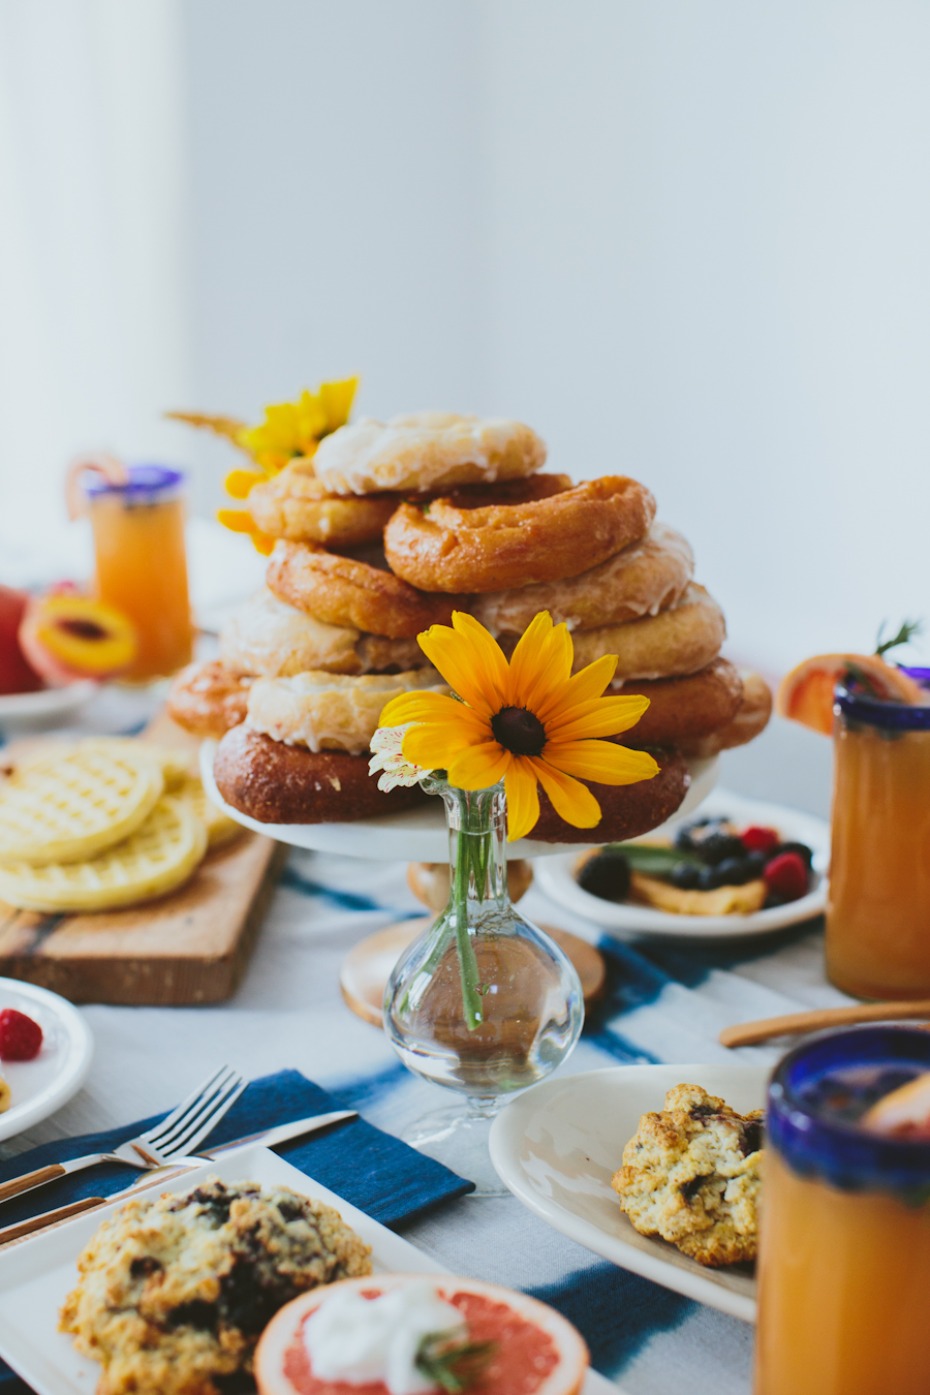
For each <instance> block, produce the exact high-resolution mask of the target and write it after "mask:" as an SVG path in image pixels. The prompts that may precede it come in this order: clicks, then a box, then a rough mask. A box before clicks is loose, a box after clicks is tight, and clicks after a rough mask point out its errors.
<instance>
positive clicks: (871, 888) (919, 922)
mask: <svg viewBox="0 0 930 1395" xmlns="http://www.w3.org/2000/svg"><path fill="white" fill-rule="evenodd" d="M910 672H914V673H916V672H919V671H917V670H911V671H910ZM835 713H836V719H835V728H834V753H835V776H834V790H833V816H832V853H831V859H830V887H829V893H828V900H827V935H826V953H827V974H828V976H829V978H830V979H831V981H832V982H833V983H835V984H836V986H837V987H838V988H842V989H843V991H844V992H846V993H851V994H853V995H855V996H856V997H860V998H878V999H885V998H899V999H900V998H919V997H928V996H930V692H928V694H927V705H920V704H915V705H913V706H911V705H908V704H907V703H898V702H887V701H880V700H878V699H875V698H870V697H864V696H860V695H858V694H855V693H853V692H851V691H849V690H847V689H845V688H842V687H841V688H838V689H837V692H836V704H835ZM927 1389H928V1391H930V1375H928V1382H927Z"/></svg>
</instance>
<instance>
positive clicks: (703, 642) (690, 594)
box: [502, 582, 727, 691]
mask: <svg viewBox="0 0 930 1395" xmlns="http://www.w3.org/2000/svg"><path fill="white" fill-rule="evenodd" d="M726 633H727V627H726V621H725V620H724V618H723V611H722V610H721V609H720V607H719V605H718V604H717V602H716V601H715V600H714V599H713V597H711V596H710V595H708V593H707V592H706V591H705V590H704V587H703V586H696V585H695V584H694V582H691V584H690V585H689V586H688V587H687V588H686V589H685V591H684V593H683V594H682V596H681V598H680V599H679V600H678V602H677V603H676V604H675V605H673V606H670V607H669V609H668V610H661V611H660V612H659V614H658V615H649V616H647V617H646V618H645V619H644V620H632V621H631V622H630V623H629V624H628V625H604V626H602V627H601V628H600V629H596V630H576V631H575V633H574V634H573V635H572V640H573V642H574V647H575V668H576V670H577V669H579V668H584V666H585V665H586V664H589V663H591V661H592V660H593V659H599V658H600V657H601V655H602V654H616V655H617V656H618V658H619V662H618V664H617V672H616V678H615V680H614V681H615V682H616V679H623V680H626V679H629V678H637V679H642V678H674V677H678V676H680V675H682V674H685V673H697V672H698V670H699V669H702V668H706V667H707V665H708V664H709V663H711V662H712V660H714V659H715V658H716V657H717V655H718V654H719V652H720V646H721V645H722V644H723V641H724V639H725V638H726ZM502 647H503V648H505V649H506V648H507V647H508V646H507V644H506V642H505V644H504V645H503V646H502ZM624 691H626V690H625V689H624Z"/></svg>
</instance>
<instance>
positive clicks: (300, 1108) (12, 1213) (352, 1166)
mask: <svg viewBox="0 0 930 1395" xmlns="http://www.w3.org/2000/svg"><path fill="white" fill-rule="evenodd" d="M347 1107H348V1106H347V1105H345V1104H344V1103H343V1102H341V1101H340V1100H339V1098H338V1097H337V1096H335V1095H330V1094H328V1093H327V1092H326V1090H323V1089H321V1088H320V1086H319V1085H314V1084H313V1082H312V1081H310V1080H307V1079H306V1077H305V1076H303V1075H301V1074H300V1073H299V1071H296V1070H284V1071H279V1072H278V1073H277V1074H276V1075H266V1076H263V1077H262V1079H260V1080H253V1081H252V1082H251V1084H250V1085H249V1086H248V1087H247V1088H246V1089H245V1090H244V1091H243V1093H242V1095H241V1096H240V1097H239V1099H238V1100H237V1101H236V1103H235V1104H234V1105H233V1107H232V1109H231V1110H230V1111H229V1113H228V1114H227V1115H226V1117H225V1119H223V1120H222V1121H221V1122H220V1123H219V1124H218V1125H217V1126H216V1128H215V1129H214V1130H213V1132H212V1133H211V1134H210V1136H209V1138H208V1139H206V1140H205V1141H204V1143H202V1144H201V1145H200V1146H201V1147H209V1146H210V1145H211V1144H212V1145H213V1146H214V1147H216V1146H218V1145H219V1144H221V1143H228V1142H231V1141H232V1140H233V1139H235V1138H242V1137H243V1136H244V1135H246V1134H252V1133H258V1131H259V1130H260V1129H265V1128H271V1127H272V1126H273V1125H275V1124H285V1123H287V1122H288V1121H289V1120H291V1119H302V1118H304V1116H305V1115H310V1114H325V1113H328V1112H329V1110H331V1109H343V1108H347ZM160 1117H161V1116H159V1115H155V1116H154V1117H153V1118H151V1119H141V1120H139V1121H138V1123H135V1124H125V1125H123V1126H122V1127H120V1128H118V1129H109V1130H108V1131H106V1132H105V1133H97V1134H85V1135H84V1136H83V1137H82V1138H70V1139H67V1140H65V1139H59V1140H57V1141H55V1142H54V1143H43V1144H41V1145H40V1147H38V1148H33V1149H31V1150H30V1151H29V1152H28V1153H20V1154H19V1155H18V1156H17V1157H15V1158H10V1159H8V1160H7V1161H6V1162H0V1182H5V1181H7V1180H8V1179H9V1178H11V1177H18V1176H20V1174H21V1173H23V1172H29V1171H31V1170H32V1169H33V1168H37V1167H44V1166H45V1165H46V1164H47V1163H53V1162H65V1161H66V1160H67V1159H68V1158H77V1157H80V1155H81V1154H82V1153H96V1152H107V1151H108V1150H109V1149H110V1148H112V1147H114V1146H115V1145H116V1144H118V1143H122V1142H123V1141H124V1139H126V1138H132V1137H134V1136H135V1135H136V1134H137V1133H139V1132H141V1130H143V1129H145V1128H148V1127H149V1126H150V1125H151V1124H154V1123H156V1122H157V1121H158V1119H159V1118H160ZM275 1152H276V1153H278V1154H280V1156H281V1157H282V1158H286V1159H287V1161H288V1162H289V1163H291V1164H292V1165H293V1166H294V1167H296V1168H299V1169H300V1171H301V1172H306V1173H307V1174H308V1175H310V1176H312V1177H313V1178H314V1180H315V1181H317V1182H320V1183H322V1185H323V1186H324V1187H328V1188H329V1189H330V1191H334V1192H338V1193H339V1195H340V1196H341V1197H344V1198H345V1200H346V1201H350V1202H351V1203H352V1204H353V1206H357V1207H358V1208H359V1210H361V1211H364V1212H366V1214H367V1215H369V1216H372V1217H373V1218H374V1219H375V1220H376V1221H380V1222H381V1223H382V1225H389V1226H390V1225H398V1224H399V1223H400V1222H401V1221H408V1220H411V1219H412V1218H413V1217H414V1216H418V1215H420V1214H421V1212H423V1211H426V1210H428V1209H429V1208H430V1207H431V1206H436V1205H438V1203H439V1202H441V1201H448V1200H451V1199H452V1198H453V1197H457V1196H463V1195H464V1194H465V1193H466V1192H470V1191H471V1190H472V1189H473V1185H474V1184H473V1183H472V1182H466V1181H465V1180H464V1178H462V1177H458V1176H456V1174H455V1173H454V1172H450V1171H449V1169H448V1168H447V1167H443V1165H442V1164H441V1163H438V1162H435V1161H434V1159H432V1158H427V1157H424V1155H423V1154H422V1153H418V1152H416V1150H415V1149H413V1148H411V1147H409V1146H408V1145H407V1144H406V1143H403V1142H402V1141H401V1140H400V1139H399V1138H394V1137H393V1136H392V1135H391V1134H388V1133H382V1131H381V1130H380V1129H376V1128H375V1127H374V1126H373V1125H372V1124H368V1123H366V1122H365V1120H364V1119H350V1120H348V1121H347V1122H346V1123H342V1124H336V1125H334V1126H333V1127H332V1128H331V1129H327V1130H326V1131H325V1132H324V1133H321V1134H316V1135H311V1136H310V1137H308V1138H302V1139H301V1138H298V1139H295V1140H294V1141H293V1142H291V1143H282V1144H280V1145H279V1146H278V1147H277V1148H276V1149H275ZM138 1177H139V1172H138V1170H137V1169H136V1168H132V1167H123V1166H121V1165H117V1164H115V1163H106V1164H102V1165H101V1166H99V1167H93V1168H88V1169H87V1170H86V1171H84V1172H78V1173H75V1174H74V1175H73V1176H71V1177H61V1178H59V1179H58V1180H57V1181H55V1182H50V1183H49V1184H48V1185H47V1186H45V1187H42V1188H41V1190H39V1191H36V1192H32V1193H29V1192H27V1193H25V1194H24V1195H23V1196H22V1197H15V1198H13V1199H12V1200H10V1201H8V1202H5V1203H4V1205H3V1206H2V1207H0V1225H13V1224H14V1223H15V1222H16V1221H19V1220H25V1219H27V1218H28V1217H29V1216H34V1215H36V1214H38V1213H39V1212H41V1211H50V1210H51V1209H52V1208H53V1207H56V1206H66V1205H67V1204H68V1203H69V1202H71V1201H78V1200H80V1199H81V1198H82V1197H85V1196H108V1195H109V1194H110V1193H111V1192H116V1191H119V1190H120V1188H122V1187H128V1186H130V1185H131V1184H132V1182H133V1181H134V1180H135V1179H137V1178H138ZM28 1389H29V1387H28V1386H26V1385H25V1384H24V1383H23V1382H22V1381H20V1380H18V1379H17V1377H16V1376H15V1375H14V1374H13V1372H12V1371H11V1370H10V1369H9V1367H7V1366H5V1365H3V1363H2V1362H0V1391H2V1395H26V1392H27V1391H28Z"/></svg>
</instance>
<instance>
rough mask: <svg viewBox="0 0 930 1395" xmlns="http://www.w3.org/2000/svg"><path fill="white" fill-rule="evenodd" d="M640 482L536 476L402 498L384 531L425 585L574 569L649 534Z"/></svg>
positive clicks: (459, 587) (535, 578)
mask: <svg viewBox="0 0 930 1395" xmlns="http://www.w3.org/2000/svg"><path fill="white" fill-rule="evenodd" d="M655 509H656V505H655V499H654V498H653V496H652V494H651V493H650V492H649V490H648V489H646V487H645V485H642V484H639V483H638V482H637V481H636V480H631V479H627V478H626V476H624V475H605V476H603V477H602V478H601V479H597V480H587V481H585V482H584V483H583V484H578V485H571V484H570V483H569V482H568V481H567V480H566V477H565V476H564V475H537V476H536V477H535V478H534V479H532V480H527V481H525V483H524V484H523V485H522V486H520V487H517V488H515V489H513V490H511V491H510V492H509V493H507V494H505V493H503V492H501V491H497V490H493V489H478V490H470V491H465V490H462V491H460V492H459V493H457V494H454V495H450V496H448V497H445V498H439V499H434V500H433V501H432V502H431V503H429V504H427V505H426V506H424V507H423V508H419V507H417V506H416V505H415V504H401V506H400V507H399V508H398V510H397V512H396V513H395V514H394V515H393V517H392V518H391V520H390V521H389V523H388V525H387V527H386V528H385V530H384V551H385V554H386V556H387V559H388V562H389V564H390V567H391V570H392V571H394V572H396V573H397V575H398V576H400V577H403V579H404V580H405V581H409V582H410V583H411V585H413V586H419V587H422V588H423V590H425V591H461V592H468V591H476V592H485V591H502V590H506V589H509V588H511V587H517V586H532V585H535V584H537V583H538V582H544V581H558V580H561V579H562V578H563V577H569V576H577V575H578V574H579V573H580V572H584V571H588V570H589V569H590V568H591V567H596V566H598V565H599V564H600V563H601V562H604V561H606V559H607V558H608V557H611V556H613V554H614V553H615V552H619V551H620V549H621V548H624V547H628V546H629V545H630V544H631V543H635V542H638V541H639V540H640V539H641V538H642V537H644V536H645V534H646V531H647V530H648V528H649V526H650V524H651V523H652V520H653V518H654V517H655Z"/></svg>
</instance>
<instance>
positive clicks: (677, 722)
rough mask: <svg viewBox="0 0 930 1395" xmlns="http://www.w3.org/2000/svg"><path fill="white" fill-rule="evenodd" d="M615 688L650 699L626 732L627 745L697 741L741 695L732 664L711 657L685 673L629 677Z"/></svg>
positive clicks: (728, 716) (724, 721)
mask: <svg viewBox="0 0 930 1395" xmlns="http://www.w3.org/2000/svg"><path fill="white" fill-rule="evenodd" d="M613 691H619V692H621V693H622V694H623V695H624V696H636V695H640V694H641V695H642V696H643V697H647V698H648V699H649V706H648V707H647V708H646V711H645V712H644V713H643V715H642V716H641V717H640V719H639V721H638V722H637V723H636V726H635V727H632V728H631V730H630V731H629V732H627V733H626V734H625V737H624V740H625V741H626V743H627V744H628V745H633V744H635V745H637V746H639V745H640V744H642V745H645V746H675V747H677V748H678V749H679V750H680V749H681V747H682V743H683V742H686V741H691V742H694V741H699V740H701V739H702V738H704V737H706V736H710V735H711V733H713V732H717V731H720V730H722V729H723V728H725V727H726V726H727V725H728V724H729V723H730V722H731V721H732V720H733V718H734V717H735V716H736V714H737V712H739V710H740V704H741V703H742V701H743V680H742V678H741V677H740V674H739V670H738V669H737V668H736V667H735V666H734V665H733V664H731V663H729V662H728V661H727V660H726V659H714V661H713V663H710V664H708V665H707V667H706V668H702V669H699V670H698V672H697V673H691V674H688V675H687V676H686V677H684V678H656V679H653V680H652V681H651V682H642V681H640V680H637V679H630V680H628V681H626V682H623V683H622V684H621V685H620V687H619V689H614V690H613Z"/></svg>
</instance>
